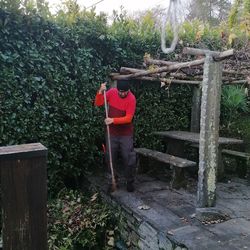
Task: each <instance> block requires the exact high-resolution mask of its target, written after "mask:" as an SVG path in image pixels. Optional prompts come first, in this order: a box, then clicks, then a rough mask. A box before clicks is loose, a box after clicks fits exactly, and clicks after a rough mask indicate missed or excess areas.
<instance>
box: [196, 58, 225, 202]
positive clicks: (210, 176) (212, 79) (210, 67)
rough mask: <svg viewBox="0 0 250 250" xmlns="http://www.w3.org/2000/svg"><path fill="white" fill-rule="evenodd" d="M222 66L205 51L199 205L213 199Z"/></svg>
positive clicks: (216, 164)
mask: <svg viewBox="0 0 250 250" xmlns="http://www.w3.org/2000/svg"><path fill="white" fill-rule="evenodd" d="M221 79H222V67H221V63H220V62H215V61H214V60H213V56H212V55H211V54H207V55H206V58H205V64H204V74H203V82H202V102H201V122H200V147H199V182H198V192H197V206H198V207H212V206H214V205H215V199H216V175H217V166H218V139H219V116H220V99H221Z"/></svg>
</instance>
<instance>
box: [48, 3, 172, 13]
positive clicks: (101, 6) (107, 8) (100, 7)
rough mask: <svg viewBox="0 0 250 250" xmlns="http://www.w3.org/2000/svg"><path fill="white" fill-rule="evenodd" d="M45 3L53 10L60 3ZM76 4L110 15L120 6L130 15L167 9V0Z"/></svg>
mask: <svg viewBox="0 0 250 250" xmlns="http://www.w3.org/2000/svg"><path fill="white" fill-rule="evenodd" d="M47 1H48V2H49V5H50V7H51V8H52V9H54V10H55V7H56V5H57V4H60V2H61V0H47ZM98 2H99V3H98ZM78 4H79V5H80V6H81V7H86V8H88V7H91V6H92V5H95V4H96V11H97V13H99V12H100V11H103V12H106V13H108V14H109V15H111V14H112V12H113V10H120V6H123V7H124V9H125V10H127V11H129V12H131V13H133V12H134V11H140V10H146V9H152V8H154V7H156V6H158V5H160V6H161V7H165V8H167V6H168V4H169V0H78Z"/></svg>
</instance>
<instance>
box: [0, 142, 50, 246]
mask: <svg viewBox="0 0 250 250" xmlns="http://www.w3.org/2000/svg"><path fill="white" fill-rule="evenodd" d="M46 161H47V149H46V148H45V147H44V146H43V145H42V144H40V143H32V144H23V145H17V146H8V147H0V169H1V189H2V211H3V249H6V250H7V249H15V250H34V249H36V250H46V249H48V244H47V173H46V172H47V171H46Z"/></svg>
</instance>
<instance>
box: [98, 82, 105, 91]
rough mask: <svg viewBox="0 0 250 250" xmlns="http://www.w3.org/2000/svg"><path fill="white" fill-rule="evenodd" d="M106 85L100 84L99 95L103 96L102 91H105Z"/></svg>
mask: <svg viewBox="0 0 250 250" xmlns="http://www.w3.org/2000/svg"><path fill="white" fill-rule="evenodd" d="M106 84H107V83H106V82H104V83H102V84H101V86H100V89H99V90H98V93H99V94H103V92H104V90H106V89H107V87H106Z"/></svg>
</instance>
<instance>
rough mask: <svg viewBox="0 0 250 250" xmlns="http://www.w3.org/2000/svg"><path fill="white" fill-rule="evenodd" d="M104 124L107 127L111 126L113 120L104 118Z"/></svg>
mask: <svg viewBox="0 0 250 250" xmlns="http://www.w3.org/2000/svg"><path fill="white" fill-rule="evenodd" d="M104 122H105V124H106V125H109V124H112V123H113V122H114V119H113V118H109V117H108V118H106V119H105V120H104Z"/></svg>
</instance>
